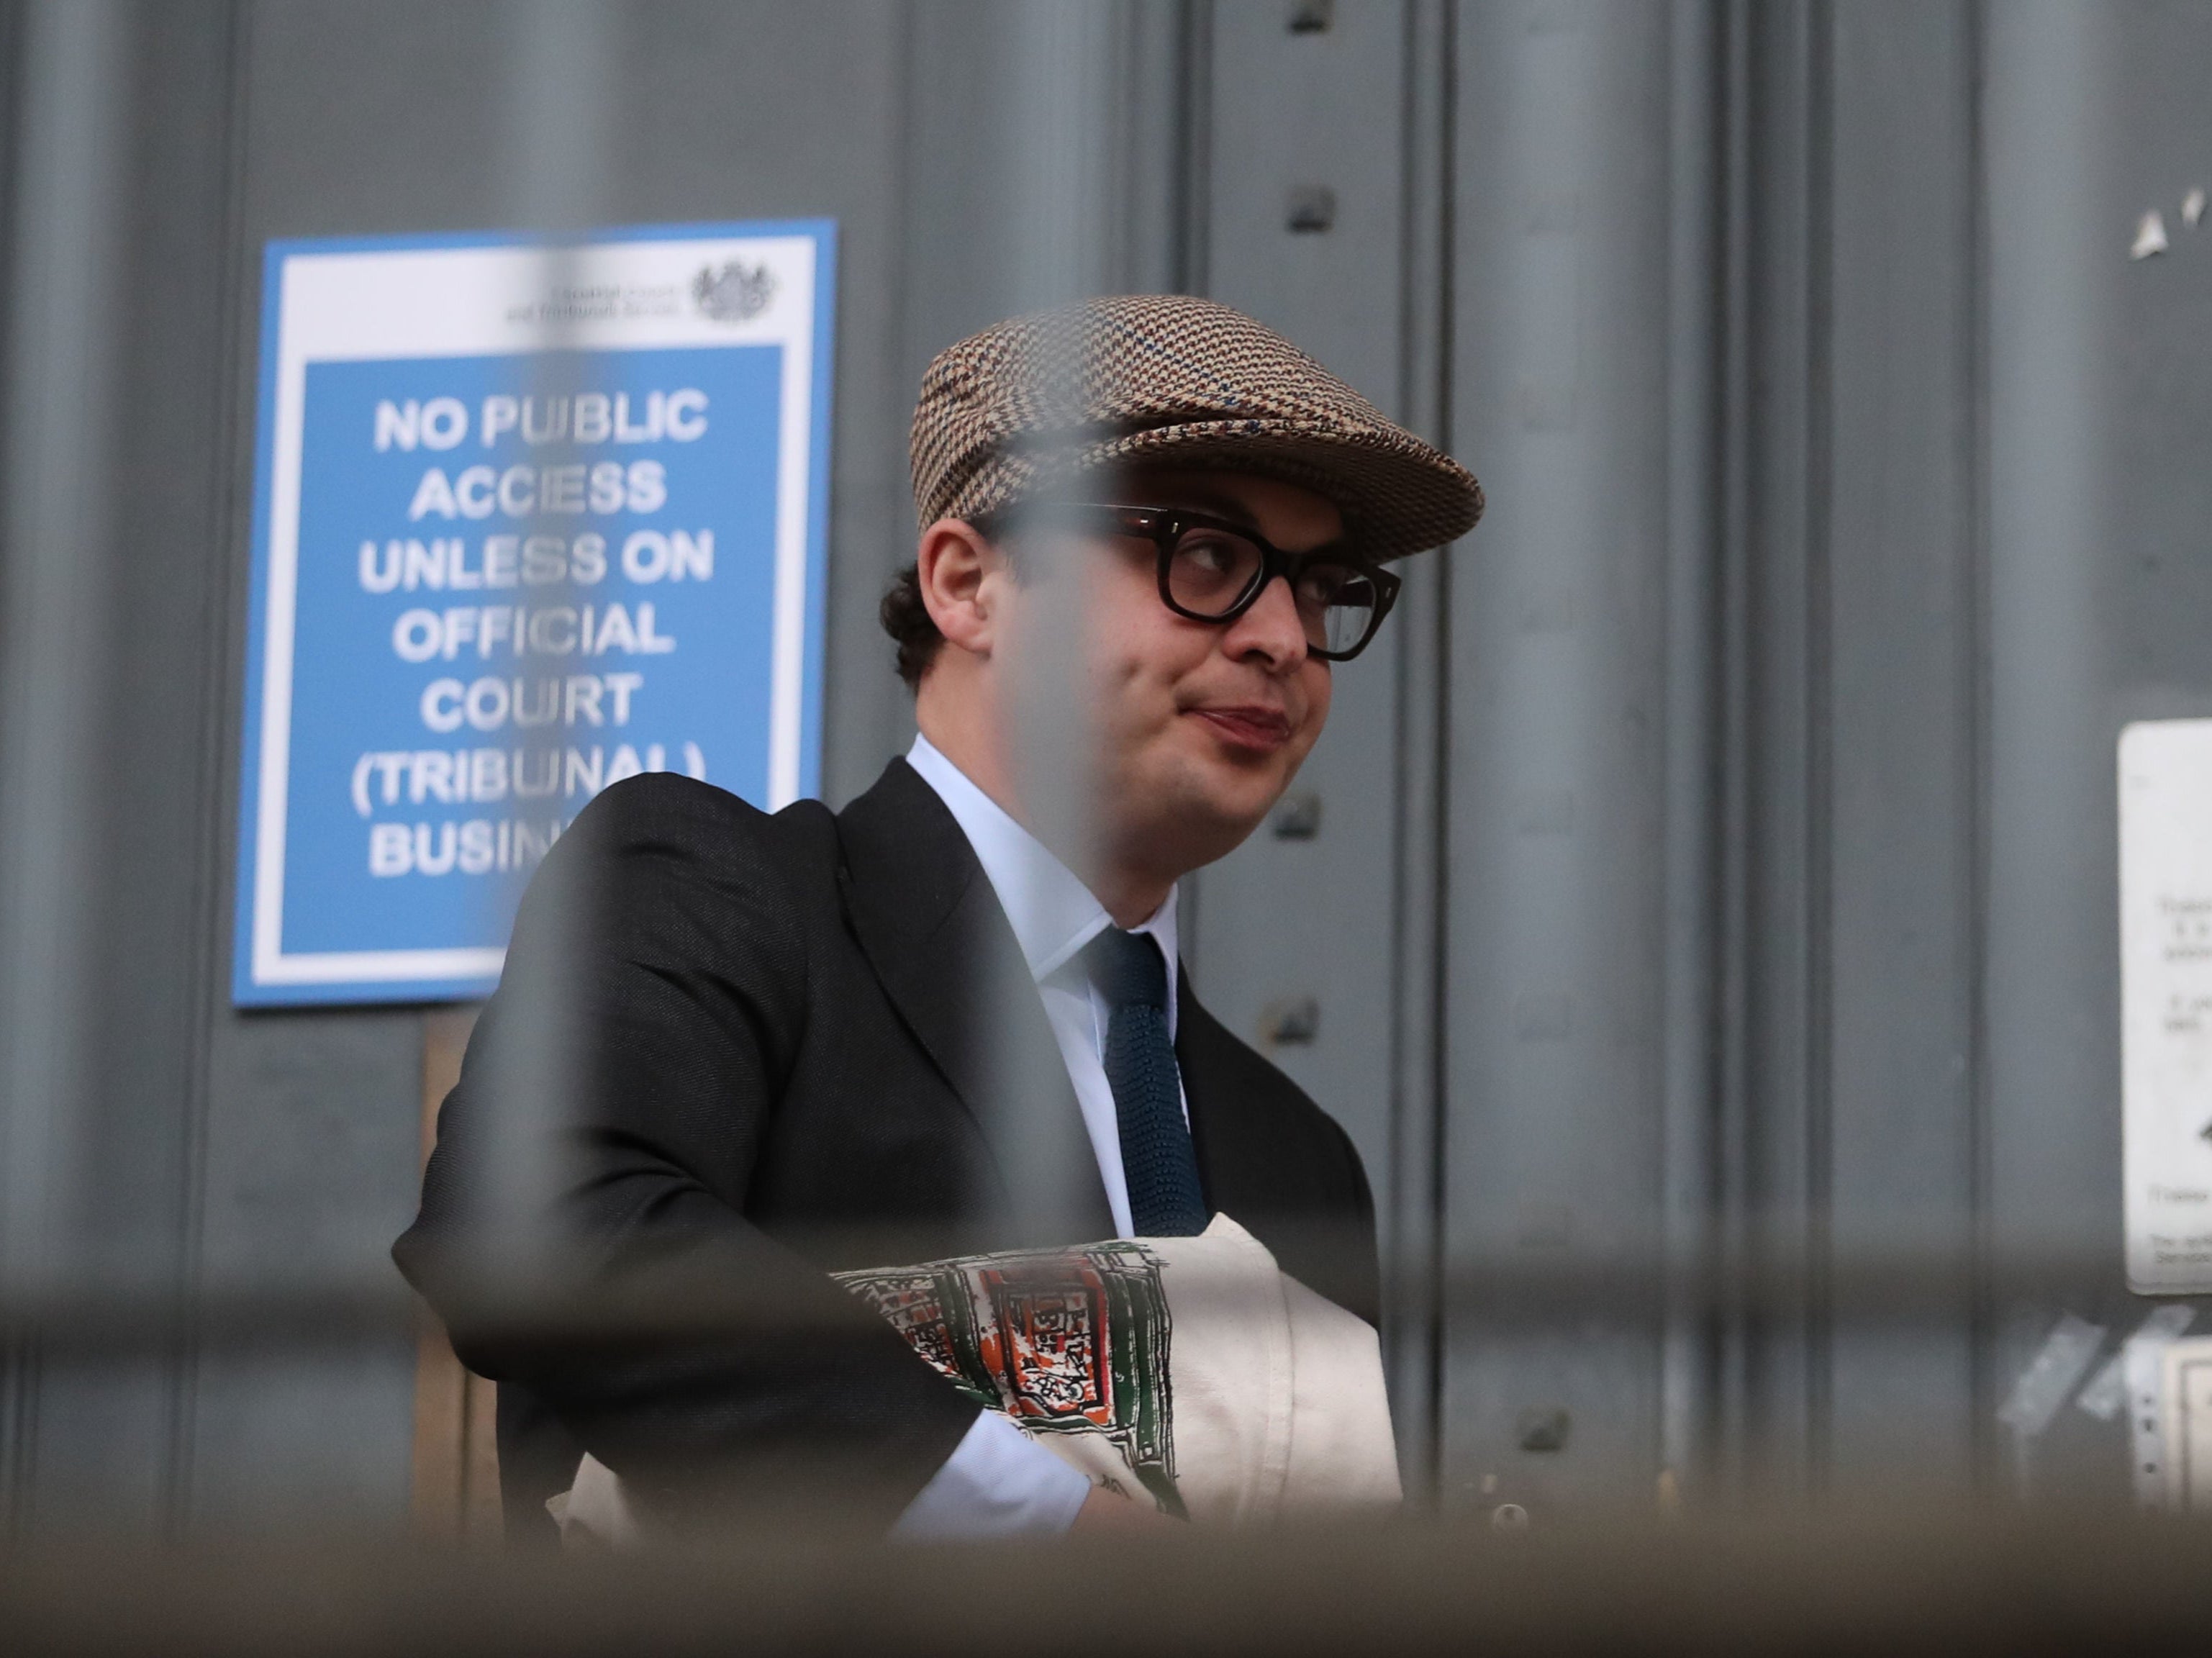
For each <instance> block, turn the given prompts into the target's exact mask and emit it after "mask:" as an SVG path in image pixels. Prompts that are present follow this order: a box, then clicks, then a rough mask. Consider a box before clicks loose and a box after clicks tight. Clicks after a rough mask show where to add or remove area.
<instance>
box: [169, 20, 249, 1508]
mask: <svg viewBox="0 0 2212 1658" xmlns="http://www.w3.org/2000/svg"><path fill="white" fill-rule="evenodd" d="M220 15H221V18H222V25H221V27H222V33H223V36H224V49H223V56H224V59H225V62H226V64H227V65H228V77H227V82H226V85H225V88H224V92H223V134H222V137H223V158H222V230H221V233H220V234H222V239H223V240H222V252H221V259H220V274H219V276H218V277H217V279H216V292H217V293H218V294H219V295H222V300H223V305H222V319H221V321H220V323H219V324H218V327H219V329H220V331H221V343H220V344H219V346H218V348H217V350H216V382H215V386H214V388H213V391H214V397H213V399H212V402H213V404H214V407H213V410H212V411H211V416H210V417H211V419H212V420H213V421H214V423H215V425H214V429H215V431H216V442H215V444H214V446H213V453H214V455H215V458H216V465H217V467H218V468H219V469H220V470H219V471H218V472H217V474H216V477H215V478H213V479H212V480H211V481H210V483H211V486H212V487H211V488H210V490H209V495H208V505H209V514H208V516H209V525H208V544H209V545H210V547H213V548H217V549H221V550H222V551H221V553H220V554H219V555H218V556H216V557H215V558H213V559H212V560H211V561H210V576H209V580H208V582H207V586H206V587H205V589H204V592H203V594H202V614H201V619H200V624H199V635H200V637H201V639H202V640H203V641H204V648H205V650H206V652H207V657H208V668H209V671H207V673H205V674H204V676H203V677H202V679H201V682H200V691H199V708H198V709H197V719H196V720H195V722H194V723H195V724H196V726H197V729H198V732H199V744H200V761H199V766H198V768H197V769H198V781H197V790H198V794H199V811H198V814H197V817H196V819H195V821H194V823H193V825H192V834H193V835H194V836H195V844H194V845H193V847H192V848H191V856H192V860H193V865H194V867H195V868H197V869H198V870H199V871H200V872H201V874H200V877H199V879H198V880H197V882H195V883H194V890H193V901H192V936H193V938H194V939H195V940H196V941H197V948H196V949H195V950H193V951H192V953H191V957H190V963H189V969H188V970H189V971H190V972H191V975H192V983H191V992H190V995H189V998H188V1003H187V1005H190V1006H191V1007H193V1008H196V1009H197V1010H198V1011H199V1017H197V1018H196V1019H194V1020H193V1021H192V1023H191V1026H190V1028H189V1031H188V1034H187V1035H186V1039H185V1040H186V1049H185V1056H184V1078H185V1091H184V1108H185V1123H184V1130H183V1133H182V1136H181V1141H182V1144H181V1148H180V1150H181V1152H182V1155H181V1156H180V1157H179V1161H178V1180H179V1185H180V1187H181V1190H180V1191H179V1203H178V1206H177V1213H178V1230H179V1238H178V1245H177V1260H176V1266H175V1271H174V1281H175V1283H176V1284H177V1286H178V1289H179V1293H180V1294H189V1293H191V1291H194V1290H196V1289H197V1287H198V1284H199V1278H200V1272H201V1267H202V1263H203V1260H204V1247H205V1243H206V1237H205V1227H206V1216H207V1166H208V1130H209V1114H210V1108H211V1105H212V1096H213V1086H214V1078H213V1075H212V1071H211V1067H212V1065H213V1048H214V1024H215V1022H216V1020H217V1019H219V1018H221V1017H222V1016H223V1015H224V1013H225V1012H226V1011H228V995H227V994H226V987H227V986H228V983H229V975H228V972H227V971H226V970H225V969H226V963H225V960H224V957H225V956H226V955H227V953H228V947H229V941H230V929H229V928H228V927H227V926H224V925H223V924H222V923H223V917H224V915H225V914H227V913H228V905H227V902H226V899H227V896H228V879H229V873H230V870H231V859H230V857H229V836H228V834H227V833H226V830H227V829H228V828H229V826H230V809H231V799H232V791H230V790H229V789H228V787H227V786H226V783H227V772H226V767H225V763H224V751H225V738H226V733H227V732H228V729H229V726H230V720H231V709H232V708H233V706H234V702H233V697H234V691H235V683H234V676H235V675H236V674H237V673H238V671H239V668H240V661H241V658H242V656H243V653H244V648H245V646H244V640H243V637H242V633H243V629H240V628H238V627H237V626H236V623H235V622H234V618H238V617H240V612H241V610H242V607H241V606H240V605H239V604H238V603H237V597H238V592H239V589H240V580H239V578H240V575H241V574H243V571H242V565H241V558H242V549H243V547H244V537H241V536H240V534H239V533H238V530H239V526H240V525H242V524H243V523H244V522H245V521H246V516H247V512H248V510H249V509H248V508H247V507H246V501H245V498H244V496H245V491H244V490H243V489H242V488H241V483H242V479H243V477H244V467H245V465H246V458H247V457H249V456H250V455H251V454H252V434H251V433H250V432H248V431H245V430H242V429H241V422H243V420H244V419H245V417H246V410H248V409H250V408H251V406H252V404H251V401H250V399H249V398H246V396H245V394H244V386H245V385H246V380H244V379H243V378H242V376H244V375H245V374H249V373H251V365H250V364H246V363H242V362H241V361H240V344H241V342H242V341H243V340H245V339H246V338H247V337H249V334H248V327H249V325H248V323H247V310H246V307H248V306H249V305H250V304H251V303H252V296H251V295H250V293H249V291H248V284H247V283H246V272H248V271H249V270H252V258H251V255H250V252H249V250H248V249H247V247H246V179H247V161H248V156H249V154H250V150H249V146H248V140H249V138H250V136H251V128H252V124H251V121H250V119H249V107H250V106H249V103H248V94H249V92H250V88H251V86H252V74H251V70H252V24H253V0H226V3H224V4H223V5H222V9H221V13H220ZM200 1356H201V1351H200V1345H199V1343H198V1341H197V1339H196V1338H192V1337H186V1338H185V1339H182V1340H180V1341H179V1343H178V1344H177V1345H176V1346H175V1347H174V1348H173V1350H172V1351H171V1352H170V1354H169V1355H168V1359H167V1363H168V1376H167V1388H168V1401H167V1404H168V1424H167V1435H166V1440H167V1442H166V1444H165V1446H164V1461H163V1467H162V1469H161V1482H160V1486H159V1491H158V1497H157V1500H158V1503H159V1514H160V1524H161V1527H162V1528H163V1529H164V1530H165V1531H166V1532H167V1533H169V1534H170V1535H172V1536H177V1535H179V1534H181V1533H183V1532H184V1530H185V1527H187V1526H188V1525H189V1523H190V1521H191V1508H192V1497H193V1486H194V1476H195V1472H196V1462H197V1420H196V1419H197V1409H198V1398H199V1365H200Z"/></svg>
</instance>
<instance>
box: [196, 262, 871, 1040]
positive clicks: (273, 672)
mask: <svg viewBox="0 0 2212 1658" xmlns="http://www.w3.org/2000/svg"><path fill="white" fill-rule="evenodd" d="M835 249H836V241H835V227H834V226H832V225H830V224H829V223H827V222H795V223H788V224H775V225H702V226H675V227H661V228H652V229H633V230H618V231H609V232H605V233H603V234H599V235H597V236H594V237H592V238H589V239H587V240H582V241H579V242H575V243H571V244H565V245H560V246H547V245H544V244H538V243H532V242H530V241H526V240H521V239H517V238H491V237H481V236H461V237H437V238H403V239H392V240H372V241H353V242H343V243H333V242H313V241H310V242H272V243H271V244H270V246H269V248H268V252H267V256H266V258H265V261H264V293H263V296H262V305H263V337H262V365H261V374H262V384H261V408H260V423H261V432H260V443H261V452H260V457H259V459H260V466H259V477H258V490H257V501H256V520H255V537H254V540H255V548H254V553H255V557H254V565H255V568H254V610H255V623H256V625H255V627H254V629H253V630H252V631H253V634H254V635H255V638H256V639H257V641H258V650H256V651H255V653H254V657H253V659H252V660H251V661H249V664H248V689H247V719H246V731H247V748H248V754H247V762H246V768H245V771H244V775H243V776H242V778H241V782H242V785H243V791H242V792H243V793H244V796H245V799H243V801H242V802H241V806H240V811H241V816H240V831H241V833H240V868H239V879H240V892H239V910H240V914H239V925H238V927H237V950H238V959H237V961H236V963H234V972H233V975H232V977H233V995H234V999H235V1000H236V1001H238V1002H239V1003H240V1004H241V1005H251V1004H255V1003H270V1002H306V1001H313V1002H337V1001H380V1000H381V1001H391V1000H435V999H454V998H457V997H465V996H470V995H475V994H479V993H483V992H484V991H486V990H488V989H489V986H490V983H491V982H492V981H495V980H496V979H497V977H498V975H499V972H500V969H501V965H502V964H503V963H504V961H505V957H506V951H505V950H503V949H496V948H493V949H456V950H319V951H304V952H303V951H294V952H287V951H286V950H284V948H283V922H284V902H285V891H284V850H285V836H286V833H287V827H288V826H287V823H286V808H287V804H288V801H287V795H288V790H289V765H290V758H291V753H290V749H291V716H292V677H293V668H294V644H295V629H296V626H297V621H298V616H297V604H298V595H299V551H300V494H301V459H302V448H303V445H304V441H305V430H304V423H305V412H306V398H307V366H308V364H310V363H311V362H336V361H375V360H380V359H386V358H399V359H415V358H424V357H441V356H455V357H459V356H469V357H479V356H497V355H516V356H526V355H531V354H532V353H535V352H538V351H544V350H579V351H620V350H643V349H656V348H668V347H687V346H688V347H694V348H698V347H710V348H720V347H727V346H735V345H763V344H773V345H780V346H781V347H783V348H784V365H785V372H784V375H783V380H782V398H781V407H780V409H779V410H778V421H779V428H780V429H779V433H778V438H779V444H778V461H779V465H778V472H777V477H776V507H775V514H776V521H775V598H774V605H775V609H774V617H773V624H774V625H773V633H772V640H773V644H772V651H773V661H772V664H771V667H770V681H769V686H770V689H769V775H768V794H769V799H768V801H767V805H768V809H769V811H776V810H778V809H780V808H781V807H783V806H786V805H789V804H790V803H791V802H792V801H793V800H795V799H799V797H800V796H801V795H802V794H804V793H807V792H809V791H811V789H812V788H813V787H814V786H815V771H816V766H817V752H816V750H817V749H818V746H819V731H820V723H821V722H820V672H821V641H820V635H821V608H822V606H821V599H822V589H823V568H822V567H823V538H824V530H825V525H824V523H823V519H824V518H825V515H826V507H827V494H828V489H827V478H828V472H827V463H828V453H827V452H828V446H829V445H828V438H829V419H828V413H829V383H828V372H829V305H830V303H831V296H832V295H833V293H834V284H833V282H832V273H833V270H834V264H835ZM732 259H738V260H742V261H744V263H745V264H749V265H760V264H765V265H766V266H767V267H768V269H769V271H770V273H771V274H772V276H773V277H774V279H775V301H774V302H773V303H771V304H770V305H769V306H768V307H765V308H764V309H763V311H762V312H761V313H759V314H757V315H756V316H754V317H751V318H748V319H728V318H717V317H714V316H710V315H708V314H707V313H706V312H705V311H704V310H703V309H702V307H698V306H696V305H695V304H693V303H691V301H690V291H689V290H690V283H691V281H692V279H693V277H694V276H695V275H696V273H697V271H698V270H700V268H701V266H702V264H708V265H717V266H719V265H720V264H724V263H726V262H727V261H729V260H732ZM578 288H592V289H594V290H599V291H604V290H606V289H609V288H611V289H613V290H616V291H617V292H619V293H624V294H631V295H653V294H660V293H672V294H673V295H675V296H676V297H677V300H678V303H676V304H674V305H667V306H655V305H641V306H639V307H635V310H634V311H632V310H630V309H629V307H624V306H623V305H621V304H619V303H618V304H617V306H616V307H614V309H615V310H616V312H617V314H614V315H605V314H597V313H595V312H594V310H592V309H586V310H585V311H584V312H583V313H581V314H577V313H576V310H575V307H569V306H566V305H564V304H563V303H562V301H561V298H560V296H561V295H564V294H571V293H574V291H575V290H577V289H578ZM817 381H818V382H819V384H818V385H817Z"/></svg>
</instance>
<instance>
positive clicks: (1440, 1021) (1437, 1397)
mask: <svg viewBox="0 0 2212 1658" xmlns="http://www.w3.org/2000/svg"><path fill="white" fill-rule="evenodd" d="M1439 27H1440V28H1441V32H1442V35H1443V38H1442V39H1441V40H1440V42H1439V43H1438V56H1439V57H1440V58H1442V59H1443V65H1444V70H1443V87H1442V88H1441V101H1440V105H1439V107H1438V110H1437V122H1438V125H1439V127H1440V129H1441V135H1442V140H1443V142H1442V144H1441V146H1440V150H1441V153H1440V155H1439V156H1438V159H1437V195H1438V197H1439V198H1440V199H1439V204H1438V212H1439V218H1438V223H1437V264H1438V267H1439V270H1438V281H1437V393H1436V395H1437V433H1436V440H1437V446H1439V447H1441V448H1442V449H1443V451H1444V452H1446V453H1449V452H1451V449H1452V443H1453V433H1452V400H1453V396H1454V392H1455V384H1454V375H1453V372H1452V370H1453V358H1454V355H1455V352H1456V349H1457V347H1456V340H1455V329H1454V326H1453V324H1454V320H1455V313H1456V308H1457V300H1458V276H1457V263H1458V262H1457V252H1456V250H1457V246H1458V235H1459V229H1458V215H1457V213H1456V212H1455V195H1456V192H1457V188H1458V177H1459V162H1458V154H1459V7H1458V5H1457V3H1456V0H1449V3H1447V4H1446V5H1445V6H1444V7H1443V15H1442V18H1441V19H1440V23H1439ZM1452 586H1453V583H1452V566H1451V560H1450V558H1449V556H1439V557H1438V559H1437V581H1436V595H1437V607H1436V619H1435V623H1436V641H1435V647H1434V648H1435V653H1436V664H1437V683H1436V703H1435V732H1436V734H1435V746H1434V750H1433V753H1432V758H1431V767H1432V768H1433V774H1434V778H1435V785H1434V794H1433V797H1432V799H1431V803H1430V811H1431V814H1432V816H1433V821H1432V823H1431V825H1430V847H1431V856H1432V857H1433V858H1434V859H1435V875H1434V888H1433V890H1434V893H1435V906H1436V907H1435V909H1434V911H1433V912H1432V914H1431V928H1432V932H1431V938H1430V941H1429V950H1430V960H1431V963H1433V966H1432V969H1431V972H1432V977H1431V981H1430V986H1429V1045H1430V1048H1429V1088H1430V1102H1429V1135H1430V1140H1429V1189H1428V1192H1427V1193H1426V1196H1427V1199H1428V1206H1429V1222H1430V1240H1431V1242H1430V1255H1429V1271H1430V1274H1431V1282H1433V1283H1435V1284H1438V1285H1440V1286H1441V1285H1442V1284H1444V1283H1445V1282H1446V1272H1447V1269H1448V1267H1449V1264H1450V1263H1449V1260H1448V1258H1447V1255H1446V1248H1445V1240H1446V1232H1445V1218H1446V1214H1447V1205H1448V1202H1449V1196H1450V1184H1449V1175H1448V1173H1447V1170H1448V1167H1449V1165H1448V1162H1447V1159H1448V1158H1449V1154H1450V1151H1451V1122H1450V1115H1449V1106H1450V1088H1451V1079H1450V1078H1451V1073H1450V1069H1449V1066H1450V1060H1451V988H1450V987H1451V955H1450V944H1451V920H1450V912H1451V856H1450V847H1451V841H1450V833H1451V783H1452V773H1451V743H1452V719H1451V710H1452V696H1451V688H1452V652H1451V642H1452V629H1451V618H1452ZM1448 1312H1449V1307H1448V1304H1447V1303H1446V1302H1445V1300H1444V1298H1443V1295H1442V1293H1441V1291H1440V1292H1439V1294H1438V1297H1437V1302H1436V1315H1435V1318H1434V1322H1433V1326H1432V1328H1433V1335H1432V1338H1431V1342H1430V1346H1429V1352H1430V1374H1429V1442H1430V1444H1431V1447H1432V1448H1433V1450H1432V1454H1431V1467H1430V1478H1431V1481H1432V1482H1433V1485H1432V1491H1431V1496H1432V1497H1434V1498H1436V1499H1437V1500H1438V1501H1439V1502H1440V1501H1441V1497H1442V1491H1443V1461H1444V1455H1443V1446H1444V1416H1445V1412H1444V1379H1445V1368H1446V1365H1445V1359H1446V1351H1447V1347H1448V1340H1447V1335H1448V1327H1449V1321H1448V1318H1447V1314H1448Z"/></svg>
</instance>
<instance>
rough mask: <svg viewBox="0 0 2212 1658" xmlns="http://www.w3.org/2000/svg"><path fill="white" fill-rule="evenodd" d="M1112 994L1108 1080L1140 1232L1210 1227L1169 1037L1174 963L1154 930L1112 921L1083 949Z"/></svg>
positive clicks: (1132, 1215)
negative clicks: (1170, 972) (1154, 936)
mask: <svg viewBox="0 0 2212 1658" xmlns="http://www.w3.org/2000/svg"><path fill="white" fill-rule="evenodd" d="M1083 962H1084V965H1085V967H1086V968H1088V969H1090V972H1091V983H1093V984H1095V985H1097V987H1098V992H1099V993H1100V994H1101V995H1102V996H1103V997H1104V998H1105V999H1106V1006H1107V1008H1108V1010H1109V1016H1108V1018H1107V1022H1106V1055H1105V1058H1106V1081H1107V1083H1108V1084H1109V1085H1110V1086H1111V1087H1112V1089H1113V1090H1114V1114H1115V1118H1116V1119H1117V1120H1118V1121H1119V1122H1120V1124H1121V1175H1122V1178H1123V1179H1124V1180H1125V1181H1127V1184H1128V1188H1129V1219H1130V1223H1131V1224H1132V1225H1133V1227H1134V1228H1135V1229H1136V1234H1137V1236H1139V1237H1140V1238H1176V1237H1194V1236H1197V1235H1198V1234H1199V1233H1200V1232H1203V1231H1204V1230H1206V1220H1207V1215H1206V1197H1205V1194H1204V1193H1202V1192H1201V1191H1200V1189H1199V1184H1198V1154H1197V1153H1196V1152H1195V1151H1193V1150H1192V1148H1191V1143H1190V1125H1189V1124H1188V1123H1187V1122H1185V1121H1183V1114H1182V1082H1181V1079H1180V1077H1179V1075H1178V1073H1177V1072H1176V1057H1175V1044H1174V1043H1173V1042H1170V1041H1169V1040H1168V968H1167V962H1166V960H1165V959H1164V957H1162V956H1161V955H1160V947H1159V945H1158V944H1156V943H1154V942H1153V941H1152V937H1151V935H1150V934H1148V933H1143V932H1122V931H1121V928H1119V927H1115V926H1109V927H1108V928H1107V929H1106V931H1105V932H1102V933H1100V934H1099V935H1098V936H1097V938H1094V939H1092V940H1091V943H1090V944H1087V945H1085V948H1084V951H1083Z"/></svg>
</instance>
